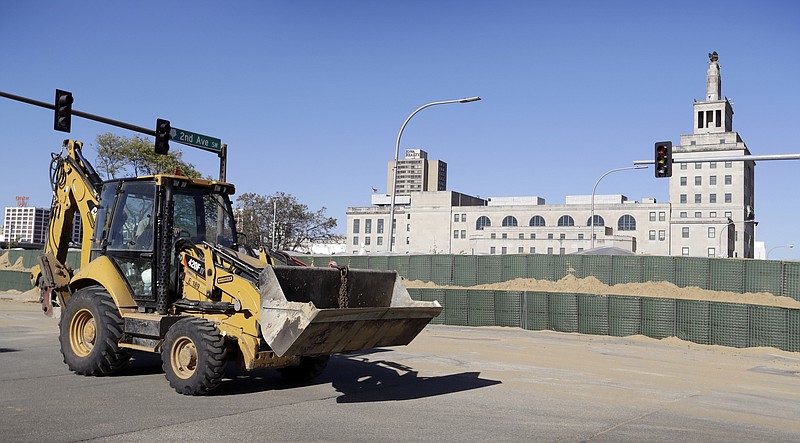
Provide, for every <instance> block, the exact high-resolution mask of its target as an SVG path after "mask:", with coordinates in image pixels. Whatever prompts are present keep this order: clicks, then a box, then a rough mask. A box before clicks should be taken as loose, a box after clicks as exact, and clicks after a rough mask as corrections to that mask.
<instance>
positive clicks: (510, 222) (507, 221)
mask: <svg viewBox="0 0 800 443" xmlns="http://www.w3.org/2000/svg"><path fill="white" fill-rule="evenodd" d="M503 226H517V219H516V218H515V217H514V216H513V215H507V216H506V218H504V219H503Z"/></svg>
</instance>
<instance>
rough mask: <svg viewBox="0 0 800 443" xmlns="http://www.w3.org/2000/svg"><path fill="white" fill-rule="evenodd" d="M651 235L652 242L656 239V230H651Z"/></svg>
mask: <svg viewBox="0 0 800 443" xmlns="http://www.w3.org/2000/svg"><path fill="white" fill-rule="evenodd" d="M649 234H650V240H655V239H656V230H655V229H651V230H650V233H649Z"/></svg>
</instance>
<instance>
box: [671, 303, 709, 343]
mask: <svg viewBox="0 0 800 443" xmlns="http://www.w3.org/2000/svg"><path fill="white" fill-rule="evenodd" d="M675 307H676V321H675V326H676V329H677V336H678V338H680V339H682V340H687V341H690V342H694V343H700V344H704V345H707V344H711V302H709V301H702V300H681V299H679V300H676V301H675Z"/></svg>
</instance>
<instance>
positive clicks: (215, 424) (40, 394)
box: [0, 297, 800, 442]
mask: <svg viewBox="0 0 800 443" xmlns="http://www.w3.org/2000/svg"><path fill="white" fill-rule="evenodd" d="M229 370H230V371H229V375H228V376H227V378H226V379H225V381H224V382H223V384H222V386H221V387H220V388H219V389H218V390H217V391H216V392H215V395H213V396H209V397H186V396H182V395H179V394H177V393H175V392H174V391H173V390H172V389H171V388H170V387H169V385H168V384H167V381H166V379H165V378H164V375H163V373H162V371H161V363H160V359H159V358H158V357H157V356H153V355H148V354H135V358H134V360H133V361H132V362H131V364H130V365H129V366H128V367H127V368H126V369H124V370H123V371H122V372H121V373H120V374H118V375H115V376H113V377H82V376H77V375H74V374H72V373H70V372H69V371H68V370H67V368H66V366H65V365H64V364H63V363H62V360H61V355H60V353H59V349H58V342H57V325H56V321H55V320H52V319H47V318H45V317H43V316H42V315H41V314H40V313H39V311H38V307H37V305H35V304H33V303H23V302H20V301H19V300H17V301H9V300H8V299H3V298H2V297H0V436H2V437H0V438H2V440H3V441H7V442H15V441H20V442H40V441H41V442H45V441H46V442H62V441H65V442H66V441H70V442H71V441H126V442H127V441H146V442H152V441H206V442H207V441H247V440H250V441H375V440H379V441H384V440H390V441H416V440H427V441H459V442H461V441H547V442H551V441H566V442H580V441H593V442H606V441H636V442H641V441H656V442H658V441H664V442H680V441H687V442H688V441H691V442H696V441H749V442H752V441H769V442H776V441H794V442H796V441H800V419H799V418H798V417H800V354H798V353H794V354H793V353H788V352H783V351H779V350H775V349H747V350H738V349H730V348H721V347H714V346H700V345H695V344H691V343H687V342H682V341H679V340H675V339H667V340H661V341H658V340H653V339H648V338H644V337H628V338H618V337H604V336H589V335H580V334H563V333H557V332H550V331H522V330H519V329H511V328H460V327H452V326H429V327H428V328H427V329H426V330H425V331H424V332H423V333H422V334H421V335H420V336H419V337H418V338H417V339H416V340H415V341H414V342H413V343H412V344H411V345H410V346H407V347H402V348H391V349H377V350H374V351H371V352H367V353H363V354H358V355H346V356H335V357H333V358H332V359H331V361H330V364H329V366H328V368H327V370H326V371H325V373H323V375H322V376H321V377H320V378H319V379H317V380H315V381H314V382H313V383H312V384H309V385H305V386H295V385H291V384H288V383H286V382H284V381H283V380H282V379H281V378H280V377H279V375H278V374H277V372H275V371H266V370H265V371H259V372H254V373H246V372H242V371H237V370H236V369H235V368H229Z"/></svg>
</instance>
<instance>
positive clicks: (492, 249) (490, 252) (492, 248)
mask: <svg viewBox="0 0 800 443" xmlns="http://www.w3.org/2000/svg"><path fill="white" fill-rule="evenodd" d="M496 253H497V249H495V247H494V246H492V247H490V248H489V254H492V255H494V254H496Z"/></svg>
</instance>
